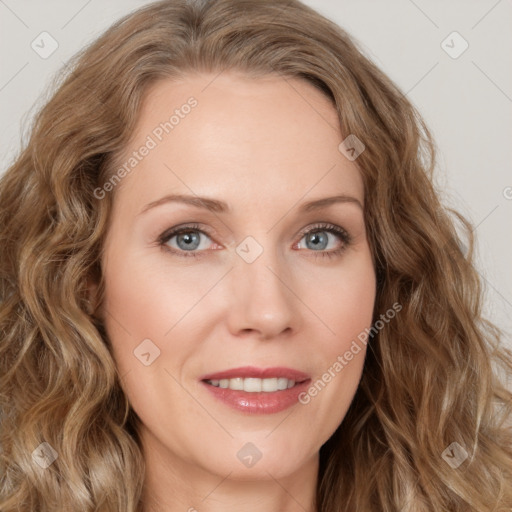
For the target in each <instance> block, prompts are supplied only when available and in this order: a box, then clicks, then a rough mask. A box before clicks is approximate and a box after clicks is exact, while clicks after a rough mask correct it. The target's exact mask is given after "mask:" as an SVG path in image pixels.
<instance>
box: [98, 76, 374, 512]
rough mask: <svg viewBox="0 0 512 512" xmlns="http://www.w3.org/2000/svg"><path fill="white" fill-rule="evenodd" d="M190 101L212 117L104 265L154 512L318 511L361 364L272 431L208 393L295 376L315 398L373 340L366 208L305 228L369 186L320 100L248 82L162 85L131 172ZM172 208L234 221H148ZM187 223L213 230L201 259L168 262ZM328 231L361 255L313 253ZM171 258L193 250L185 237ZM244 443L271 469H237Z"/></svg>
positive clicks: (349, 207)
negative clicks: (247, 377) (201, 199)
mask: <svg viewBox="0 0 512 512" xmlns="http://www.w3.org/2000/svg"><path fill="white" fill-rule="evenodd" d="M190 96H194V98H196V99H197V101H198V105H197V106H196V107H195V108H194V109H192V111H191V112H190V114H189V115H188V116H185V117H184V118H183V119H181V120H180V123H179V125H177V126H175V127H174V129H173V131H172V132H170V133H169V134H166V135H164V137H163V139H162V141H161V142H159V143H158V145H157V147H155V148H154V149H152V150H151V151H150V152H149V154H148V155H147V156H146V157H145V158H143V159H142V161H141V162H140V163H138V165H137V166H136V168H135V169H134V170H133V171H132V172H131V173H129V174H127V175H126V176H125V177H124V178H123V179H122V181H121V183H120V184H118V185H117V186H116V188H115V191H114V193H115V196H114V206H113V212H112V217H111V222H110V225H109V231H108V233H107V237H106V241H105V251H104V256H103V260H102V268H103V272H104V277H105V286H106V288H105V290H106V294H105V300H104V302H103V304H102V305H101V309H100V314H101V316H102V317H103V319H104V322H105V326H106V330H107V334H108V336H109V338H110V340H111V343H112V347H113V353H114V357H115V361H116V364H117V367H118V369H119V373H120V375H121V376H122V377H123V379H122V386H123V389H124V391H125V392H126V394H127V396H128V398H129V400H130V402H131V404H132V406H133V408H134V409H135V411H136V412H137V414H138V416H139V417H140V418H141V420H142V424H143V426H142V430H141V438H142V442H143V446H144V456H145V460H146V467H147V472H146V480H145V494H144V503H145V511H153V510H154V511H166V512H174V511H181V512H183V511H187V510H189V511H191V512H192V511H194V510H197V511H198V512H203V511H204V512H206V511H208V512H216V511H222V512H229V511H235V510H237V511H238V510H245V511H246V512H251V511H258V512H260V511H261V510H265V511H268V512H283V511H296V510H299V509H300V510H302V508H301V507H303V509H304V510H308V511H313V510H314V496H315V490H316V485H317V476H318V460H319V449H320V447H321V446H322V444H324V443H325V442H326V441H327V439H328V438H329V437H330V436H331V435H332V434H333V432H334V431H335V430H336V428H337V427H338V426H339V424H340V423H341V422H342V420H343V418H344V416H345V414H346V412H347V409H348V407H349V405H350V403H351V401H352V399H353V397H354V394H355V392H356V390H357V387H358V385H359V381H360V378H361V373H362V368H363V363H364V357H365V352H366V350H365V346H364V345H362V350H361V351H360V352H359V353H358V354H356V355H354V357H353V359H352V360H351V361H350V362H349V363H348V364H347V365H346V366H345V367H344V368H343V370H342V371H340V372H338V373H337V374H336V376H335V377H334V378H332V380H331V381H330V382H329V383H328V384H327V385H326V386H325V387H324V388H323V389H322V390H321V392H319V393H318V394H317V396H315V397H313V398H311V400H310V401H309V403H307V404H305V405H303V404H301V403H297V404H295V405H293V406H292V407H291V408H289V409H286V410H284V411H282V412H279V413H275V414H268V415H261V414H259V415H254V414H252V415H251V414H247V413H243V412H240V411H237V410H234V409H232V408H230V407H229V406H227V405H225V404H224V403H222V402H220V401H218V400H216V399H215V398H213V397H212V396H211V395H210V393H209V392H208V391H207V390H206V389H204V387H203V385H202V384H201V383H200V377H201V376H203V375H205V374H207V373H212V372H216V371H220V370H224V369H229V368H233V367H238V366H246V365H252V366H258V367H271V366H286V367H290V368H295V369H298V370H301V371H303V372H306V373H307V374H309V375H310V376H311V378H312V382H315V381H317V380H318V379H320V378H321V377H322V374H324V373H325V372H326V371H327V369H328V368H329V367H332V366H333V364H334V363H335V361H336V360H337V357H338V356H340V355H343V354H344V353H345V352H346V351H347V350H349V348H350V346H351V343H352V342H353V340H355V339H356V338H357V335H358V334H359V333H360V332H361V331H363V330H364V329H365V328H367V327H370V325H371V320H372V310H373V305H374V301H375V286H376V281H375V272H374V267H373V263H372V257H371V252H370V248H369V245H368V241H367V237H366V232H365V225H364V215H363V210H362V208H361V207H360V206H359V205H357V204H356V203H355V202H345V203H337V204H334V205H331V206H328V207H325V208H323V209H321V210H318V211H311V212H309V213H299V212H298V208H299V207H300V205H301V204H302V203H304V202H307V201H311V200H314V199H320V198H324V197H329V196H333V195H337V194H345V195H347V196H351V197H353V198H355V199H357V200H358V201H359V202H360V204H361V205H364V199H365V198H364V188H363V182H362V179H361V176H360V171H359V170H358V168H357V165H356V162H351V161H349V160H348V159H347V158H345V156H344V155H342V154H341V153H340V151H339V150H338V145H339V144H340V142H341V141H342V140H343V139H344V137H343V135H342V134H341V132H340V129H339V120H338V117H337V114H336V110H335V108H334V106H333V105H332V103H331V102H330V101H329V99H328V98H327V97H325V96H324V95H323V93H322V92H320V91H319V90H318V89H316V88H314V87H313V86H312V85H311V84H309V83H307V82H304V81H301V80H298V79H286V80H284V79H283V78H282V77H279V76H275V75H272V76H270V75H269V76H266V77H264V78H257V79H254V78H249V77H246V76H244V75H243V74H240V73H237V72H224V73H222V74H220V75H219V76H217V77H216V75H209V74H197V75H187V77H186V78H185V79H182V80H180V81H175V80H174V81H172V80H170V79H165V80H163V81H160V82H158V83H156V84H154V85H153V86H152V88H151V89H150V90H149V91H148V94H147V95H146V97H145V101H144V103H143V105H142V109H141V112H140V118H139V119H138V122H137V128H136V130H135V132H134V134H133V137H132V141H131V142H130V143H129V144H128V146H127V148H126V151H125V154H124V155H123V156H122V157H121V161H125V160H126V159H128V158H129V156H130V155H131V154H132V152H133V151H134V150H136V149H138V148H139V147H140V146H141V145H142V144H144V142H145V141H146V138H147V136H148V135H149V134H151V133H152V131H153V130H154V129H155V127H156V126H158V125H159V124H160V123H161V122H163V121H165V120H167V119H168V118H169V117H170V115H171V114H172V112H173V111H174V110H175V109H176V108H179V107H180V106H181V105H183V104H184V103H186V101H187V99H188V98H190ZM171 193H172V194H190V195H198V196H207V197H210V198H215V199H220V200H223V201H225V202H226V203H227V204H228V205H229V209H230V210H229V211H228V212H225V213H218V212H217V213H216V212H210V211H208V210H205V209H201V208H198V207H194V206H191V205H185V204H180V203H176V202H175V203H166V204H163V205H160V206H157V207H155V208H152V209H150V210H148V211H147V212H145V213H143V214H140V212H141V210H142V209H143V208H144V207H145V205H147V204H148V203H150V202H152V201H155V200H157V199H159V198H161V197H162V196H165V195H167V194H171ZM187 223H198V224H200V226H201V228H204V229H205V230H206V229H209V232H207V233H208V234H206V235H203V234H200V233H198V232H197V231H195V232H194V233H193V234H195V235H196V236H198V237H199V238H200V246H199V248H197V249H195V252H196V253H201V254H202V256H200V257H197V258H194V257H180V256H178V255H177V254H173V253H171V252H168V251H166V250H165V249H164V248H163V247H162V246H159V245H158V242H157V240H158V237H159V235H161V234H162V233H163V232H165V231H166V230H169V228H172V227H174V226H177V225H181V224H187ZM317 223H331V224H334V225H336V226H340V227H342V228H344V229H345V230H346V231H348V233H349V234H350V235H351V237H352V241H351V243H350V244H349V245H345V243H344V242H343V240H342V239H341V238H340V237H339V236H338V235H336V234H330V233H328V232H326V231H325V229H324V230H323V231H322V229H318V230H317V231H320V232H322V233H323V236H324V237H327V240H328V243H327V245H321V247H320V248H316V247H318V246H315V245H314V243H311V235H310V236H309V237H308V236H305V235H303V234H301V231H302V230H303V229H307V228H309V227H310V226H314V225H315V224H317ZM247 236H251V237H253V238H254V239H255V240H256V241H257V242H258V244H259V245H260V246H261V248H262V249H263V252H262V254H261V255H260V256H259V257H258V258H257V259H256V260H255V261H253V262H252V263H248V262H247V261H245V260H244V259H242V257H241V256H240V255H239V254H238V253H237V252H236V248H237V246H238V245H239V244H240V243H241V242H242V241H244V239H245V238H246V237H247ZM308 239H309V240H310V242H309V244H308ZM189 243H190V242H189ZM164 245H165V244H164ZM344 245H345V249H344V251H343V252H342V253H341V254H338V255H335V254H333V256H332V258H328V257H322V256H321V254H322V253H326V252H332V251H333V250H335V249H337V248H339V247H342V246H344ZM167 246H168V247H169V246H170V247H171V248H172V249H174V250H175V251H180V250H181V252H182V253H183V252H186V247H187V245H186V242H183V241H182V242H181V243H180V245H178V240H177V237H176V236H175V237H174V238H173V239H171V240H169V241H168V242H167ZM250 250H253V249H250ZM94 291H95V288H94V287H93V288H92V292H93V293H94ZM144 339H150V340H151V341H152V343H154V344H155V345H156V346H157V347H158V348H159V349H160V355H159V357H157V358H156V359H155V360H154V361H153V362H152V363H151V364H150V365H148V366H146V365H144V364H142V363H141V361H140V360H139V359H138V358H137V357H135V356H134V350H135V349H136V348H137V347H138V346H139V345H140V343H141V342H142V340H144ZM246 443H252V444H254V445H255V446H256V447H257V449H258V450H259V451H260V452H261V454H262V457H261V459H260V460H259V461H258V462H257V463H256V464H255V465H253V466H252V467H246V466H245V465H244V464H242V463H241V461H240V460H239V459H238V457H237V452H238V451H239V450H240V449H241V448H242V447H243V446H244V445H246ZM299 504H300V506H299Z"/></svg>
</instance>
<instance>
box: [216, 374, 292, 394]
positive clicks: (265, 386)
mask: <svg viewBox="0 0 512 512" xmlns="http://www.w3.org/2000/svg"><path fill="white" fill-rule="evenodd" d="M207 382H208V383H209V384H211V385H212V386H215V387H219V388H223V389H228V388H229V389H233V390H235V391H246V392H248V393H259V392H261V391H264V392H266V393H273V392H275V391H282V390H284V389H289V388H292V387H293V386H295V381H294V380H288V379H287V378H285V377H279V378H277V377H274V378H271V379H256V378H247V379H242V378H241V377H236V378H234V379H220V380H208V381H207Z"/></svg>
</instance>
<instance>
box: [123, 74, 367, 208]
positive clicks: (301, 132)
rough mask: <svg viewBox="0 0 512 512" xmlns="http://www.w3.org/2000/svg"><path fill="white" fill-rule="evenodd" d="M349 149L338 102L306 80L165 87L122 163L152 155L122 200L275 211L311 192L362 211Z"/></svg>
mask: <svg viewBox="0 0 512 512" xmlns="http://www.w3.org/2000/svg"><path fill="white" fill-rule="evenodd" d="M342 140H343V136H342V134H341V131H340V128H339V119H338V115H337V112H336V109H335V107H334V105H333V104H332V102H331V100H330V99H329V98H327V97H326V96H325V95H324V94H323V93H322V92H321V91H320V90H318V89H317V88H315V87H314V86H313V85H312V84H310V83H308V82H306V81H304V80H300V79H296V78H288V77H287V78H284V77H281V76H278V75H277V76H276V75H272V76H265V77H261V78H252V77H248V76H245V75H243V74H240V73H234V72H223V73H221V74H220V75H213V74H194V75H190V76H186V77H184V78H181V79H179V80H174V79H164V80H160V81H159V82H157V83H155V84H153V85H152V87H151V88H150V89H149V90H148V91H147V93H146V95H145V98H144V101H143V103H142V105H141V109H140V112H139V117H138V120H137V124H136V128H135V131H134V134H133V136H132V140H131V142H130V143H129V144H128V147H127V148H126V151H125V152H124V154H122V155H121V158H120V160H119V161H120V162H121V163H122V162H127V161H128V159H129V158H130V155H132V154H133V152H134V151H138V150H139V149H141V148H142V147H143V146H146V147H150V149H149V150H148V151H144V153H146V155H145V156H144V157H143V158H140V160H139V161H138V162H137V164H136V166H135V167H134V171H133V172H130V173H129V176H127V177H126V178H124V179H123V183H122V188H123V189H126V191H123V192H122V194H124V195H126V194H130V195H131V196H132V199H134V200H135V201H136V202H139V201H141V202H142V201H151V200H154V199H155V198H156V196H158V195H163V192H166V193H171V192H175V193H182V192H186V193H191V192H193V193H196V194H198V195H210V196H217V197H219V198H226V200H228V201H229V199H228V198H229V197H232V196H234V195H236V197H237V198H238V199H239V200H240V201H242V202H243V201H247V200H251V199H252V198H254V196H255V195H258V196H259V200H260V201H263V202H264V201H266V200H268V201H269V202H272V200H273V199H276V198H277V199H279V198H281V199H282V198H283V196H287V197H289V198H290V199H295V200H297V199H299V198H300V197H301V196H304V194H306V193H308V190H310V191H311V195H312V196H315V197H316V196H318V195H320V194H324V193H329V194H330V193H332V192H334V193H337V192H341V193H347V194H352V195H354V196H356V197H357V198H359V199H360V200H361V202H363V201H364V193H363V182H362V179H361V176H360V171H359V169H358V168H357V166H356V164H355V163H354V162H351V161H349V160H348V159H347V158H345V156H343V155H342V153H341V152H340V151H339V149H338V146H339V144H340V142H341V141H342ZM229 202H230V201H229Z"/></svg>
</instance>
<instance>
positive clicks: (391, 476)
mask: <svg viewBox="0 0 512 512" xmlns="http://www.w3.org/2000/svg"><path fill="white" fill-rule="evenodd" d="M228 69H234V70H240V71H243V72H245V73H247V74H248V75H250V76H253V77H257V76H264V75H269V74H274V75H275V74H278V75H281V76H282V77H283V78H289V77H294V78H300V79H303V80H307V81H308V82H309V83H312V84H313V85H314V86H316V87H318V88H319V89H320V90H321V91H323V92H324V93H325V94H326V95H327V97H329V98H330V99H331V100H332V103H333V105H334V106H335V108H336V109H337V112H338V115H339V122H340V127H341V132H342V133H343V134H344V136H347V135H348V134H354V135H356V136H357V137H358V138H359V139H361V140H362V141H363V142H364V144H365V146H366V149H365V151H364V152H363V153H362V154H361V155H360V156H359V157H358V159H357V164H358V166H359V168H360V171H361V174H362V176H363V179H364V185H365V194H366V197H367V198H369V200H367V201H365V222H366V226H367V233H368V237H369V241H370V245H371V249H372V254H373V257H374V262H375V267H376V272H377V276H378V290H377V297H376V302H375V311H374V317H375V319H378V318H379V315H380V314H382V313H383V312H384V311H386V310H387V309H388V308H389V306H390V304H394V303H395V302H397V303H399V304H401V305H402V311H401V312H400V314H399V315H397V316H396V318H395V319H394V320H393V321H392V322H389V323H387V324H386V325H385V326H384V328H383V329H381V330H380V331H379V332H378V333H377V334H375V335H374V336H373V337H372V338H371V340H370V343H369V345H368V352H367V355H366V360H365V365H364V369H363V375H362V379H361V383H360V387H359V389H358V391H357V393H356V395H355V397H354V400H353V402H352V404H351V407H350V409H349V411H348V413H347V415H346V417H345V418H344V420H343V422H342V423H341V425H340V426H339V428H338V429H337V431H336V432H335V433H334V434H333V436H332V437H331V438H330V439H329V440H328V441H327V442H326V443H325V444H324V445H323V446H322V448H321V450H320V471H319V478H318V485H317V495H316V497H317V503H316V507H317V511H318V512H340V511H345V512H368V511H370V510H371V511H372V512H377V511H386V512H391V511H396V510H400V511H403V512H408V511H410V512H427V511H428V512H434V511H435V512H439V511H453V512H458V511H468V510H471V511H478V512H482V511H496V512H498V511H505V510H506V511H510V510H512V431H511V424H510V418H511V413H512V411H511V408H512V394H511V392H510V390H509V389H507V387H506V384H505V383H504V380H501V379H502V378H503V376H504V375H507V376H510V375H511V374H512V353H511V352H510V351H509V350H507V349H506V348H504V347H503V345H502V344H501V338H502V337H503V335H502V333H501V331H500V330H499V329H498V328H497V327H496V326H494V325H493V324H492V323H490V322H489V321H487V320H486V319H484V318H483V316H482V303H483V302H482V301H483V288H482V287H481V283H480V280H479V276H478V273H477V271H476V270H475V267H474V264H473V261H472V254H473V237H472V234H471V225H470V223H469V222H468V221H467V220H466V219H465V218H464V217H463V216H462V215H460V214H459V213H457V212H456V211H454V210H452V209H448V208H445V207H443V206H442V204H441V203H440V201H439V198H438V193H437V192H436V190H435V187H434V185H433V170H434V167H435V156H436V150H435V144H434V142H433V139H432V136H431V134H430V133H429V130H428V129H427V127H426V125H425V123H424V121H423V120H422V119H421V117H420V115H419V114H418V112H417V111H416V110H415V108H414V107H413V106H412V105H411V103H410V102H409V101H408V100H407V98H406V97H405V95H404V93H402V92H401V91H400V90H399V89H398V88H397V87H396V86H395V85H394V84H393V83H392V82H391V81H390V80H389V79H388V78H387V77H386V76H385V75H384V74H383V73H382V72H381V71H380V70H379V69H378V68H377V67H376V66H375V65H374V64H373V63H372V62H371V60H370V59H369V58H367V57H366V56H365V55H364V52H363V50H362V49H361V48H360V47H359V45H358V43H357V42H355V41H354V40H353V39H352V38H351V37H350V36H349V35H348V34H347V33H346V32H345V31H344V30H342V29H341V28H340V27H338V26H337V25H336V24H334V23H333V22H331V21H329V20H328V19H326V18H324V17H323V16H321V15H320V14H318V13H317V12H315V11H314V10H313V9H311V8H309V7H307V6H305V5H304V4H302V3H300V2H299V1H297V0H293V1H290V0H278V1H266V0H264V1H262V0H212V1H196V2H192V1H186V0H164V1H160V2H157V3H153V4H149V5H147V6H145V7H143V8H141V9H139V10H137V11H135V12H133V13H131V14H129V15H127V16H125V17H124V18H122V19H120V20H119V21H117V22H116V23H115V24H114V25H113V26H112V27H110V28H109V29H108V30H107V31H106V32H105V33H104V34H103V35H102V36H101V37H99V39H97V40H96V41H94V42H93V43H92V44H90V45H89V46H88V47H86V48H85V49H83V50H82V51H81V52H79V53H78V54H77V55H76V56H75V57H74V58H73V59H72V60H71V62H70V65H69V66H67V71H66V72H63V73H61V75H60V76H59V78H58V80H57V81H56V82H55V83H53V84H52V87H55V88H56V92H55V93H54V94H53V95H52V96H51V98H50V99H49V100H48V101H47V103H46V104H45V106H44V107H43V108H42V109H41V110H40V111H39V112H38V114H37V116H36V118H35V120H34V124H33V126H32V131H31V133H30V138H29V140H28V142H27V143H25V144H24V145H23V148H22V150H21V151H20V154H19V155H18V156H17V158H16V160H15V162H14V163H13V165H12V166H11V167H10V168H9V169H8V170H7V171H6V173H5V174H4V175H3V176H2V178H1V181H0V293H1V296H0V300H1V309H0V335H1V339H0V410H1V421H0V446H1V448H2V453H1V458H0V509H1V510H2V511H3V512H15V511H17V512H19V511H22V512H34V511H38V512H46V511H48V512H49V511H51V512H56V511H64V510H65V511H66V512H85V511H91V512H92V511H95V512H114V511H116V512H140V511H141V510H142V509H143V500H142V496H143V480H144V474H145V468H144V458H143V453H142V449H141V445H140V442H139V438H138V434H137V432H138V430H137V429H138V425H139V423H138V422H139V421H140V419H139V418H138V417H137V416H136V414H135V413H134V411H133V410H132V409H131V407H130V404H129V402H128V400H127V397H126V396H125V395H124V394H123V392H122V390H121V386H120V377H121V376H119V375H118V373H117V370H116V366H115V363H114V359H113V357H112V351H111V347H110V344H109V341H108V339H107V336H106V333H105V331H104V328H103V325H102V323H101V321H99V320H98V318H97V317H96V316H95V314H94V311H93V310H90V309H88V306H87V289H88V283H90V282H91V281H95V282H98V283H100V298H99V302H98V303H101V298H102V297H103V293H104V281H103V275H102V269H101V265H100V261H101V252H102V247H103V242H104V235H105V232H106V228H107V226H108V223H109V218H110V212H111V205H112V201H113V199H114V197H115V194H114V193H110V194H107V196H106V197H105V199H102V200H100V199H98V198H97V197H96V196H95V194H94V190H95V189H96V188H97V187H98V186H101V185H102V184H104V183H106V182H107V181H108V179H109V177H111V176H112V175H113V173H114V172H115V162H116V158H117V156H118V155H119V154H120V153H121V151H122V149H123V148H124V147H125V146H126V144H127V142H128V141H129V139H130V136H131V135H132V133H133V130H134V127H135V123H136V122H137V118H138V111H139V107H140V105H141V101H142V99H143V98H144V94H145V91H146V90H147V89H148V87H149V86H150V85H151V84H154V83H155V81H157V80H162V79H172V78H177V77H181V76H184V75H186V74H187V73H188V72H195V71H205V72H212V73H215V74H218V73H220V72H222V71H223V70H228ZM456 224H460V225H461V226H462V231H463V232H464V236H463V235H462V234H461V230H460V229H456ZM464 244H465V245H467V247H468V254H465V251H464V250H463V245H464ZM97 305H98V304H96V306H97ZM500 369H501V370H502V371H503V372H504V373H503V375H502V376H499V373H500V372H499V370H500ZM43 442H47V443H48V444H49V445H50V446H51V447H52V448H53V449H54V450H55V451H56V452H57V454H58V458H57V459H56V460H55V461H54V462H53V464H51V465H50V466H49V467H48V468H46V469H42V468H41V467H39V465H37V464H35V463H34V460H33V458H32V453H33V452H34V450H35V449H36V448H37V447H38V446H39V445H40V444H41V443H43ZM454 442H456V443H458V445H460V447H462V448H464V449H465V450H466V452H467V454H468V457H467V459H466V460H465V461H464V462H463V463H462V464H461V465H460V466H459V467H457V468H454V467H452V466H451V465H449V464H448V463H447V462H446V460H445V458H444V457H443V456H442V453H443V452H444V451H445V450H446V449H447V447H449V446H450V445H451V444H452V443H454Z"/></svg>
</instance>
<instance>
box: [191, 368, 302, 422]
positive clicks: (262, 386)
mask: <svg viewBox="0 0 512 512" xmlns="http://www.w3.org/2000/svg"><path fill="white" fill-rule="evenodd" d="M310 381H311V378H310V377H309V375H307V374H305V373H303V372H300V371H298V370H293V369H291V368H283V367H280V368H267V369H261V368H255V367H243V368H234V369H231V370H226V371H223V372H218V373H215V374H210V375H205V376H203V378H202V379H201V382H202V383H203V385H204V386H205V387H206V389H207V390H208V391H209V392H210V396H213V397H214V398H215V399H217V400H220V401H221V402H223V403H224V404H226V405H228V406H230V407H231V408H234V409H235V410H238V411H242V412H246V413H251V414H272V413H276V412H279V411H282V410H284V409H286V408H288V407H291V406H292V405H294V404H296V403H297V402H298V396H299V394H300V393H301V392H302V391H304V390H305V389H306V388H307V386H308V385H309V382H310Z"/></svg>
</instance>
